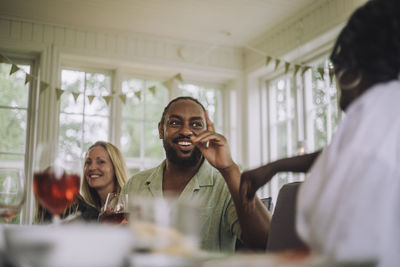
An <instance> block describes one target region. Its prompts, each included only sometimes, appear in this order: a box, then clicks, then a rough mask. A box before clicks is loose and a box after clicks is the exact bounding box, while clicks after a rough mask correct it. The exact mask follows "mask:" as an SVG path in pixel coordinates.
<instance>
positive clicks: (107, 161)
mask: <svg viewBox="0 0 400 267" xmlns="http://www.w3.org/2000/svg"><path fill="white" fill-rule="evenodd" d="M83 170H84V179H83V183H82V188H81V193H82V196H83V198H84V200H85V201H86V202H87V203H88V204H89V205H91V206H93V207H95V208H96V209H97V210H98V211H100V209H101V207H102V206H103V205H104V203H105V201H106V198H107V194H108V193H112V192H120V191H121V188H122V186H123V185H124V184H125V182H126V181H127V179H128V174H127V171H126V166H125V161H124V158H123V156H122V153H121V152H120V150H119V149H118V148H117V147H115V146H114V145H112V144H111V143H108V142H103V141H98V142H96V143H95V144H93V145H92V146H91V147H90V148H89V150H88V152H87V154H86V157H85V164H84V169H83Z"/></svg>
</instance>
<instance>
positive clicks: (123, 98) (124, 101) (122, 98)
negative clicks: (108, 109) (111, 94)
mask: <svg viewBox="0 0 400 267" xmlns="http://www.w3.org/2000/svg"><path fill="white" fill-rule="evenodd" d="M119 99H121V102H122V103H124V104H126V94H120V95H119Z"/></svg>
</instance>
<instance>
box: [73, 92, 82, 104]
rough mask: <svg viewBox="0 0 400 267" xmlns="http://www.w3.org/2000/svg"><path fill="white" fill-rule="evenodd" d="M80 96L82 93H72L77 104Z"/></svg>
mask: <svg viewBox="0 0 400 267" xmlns="http://www.w3.org/2000/svg"><path fill="white" fill-rule="evenodd" d="M79 95H80V93H75V92H73V93H72V96H73V97H74V100H75V103H76V101H77V100H78V97H79Z"/></svg>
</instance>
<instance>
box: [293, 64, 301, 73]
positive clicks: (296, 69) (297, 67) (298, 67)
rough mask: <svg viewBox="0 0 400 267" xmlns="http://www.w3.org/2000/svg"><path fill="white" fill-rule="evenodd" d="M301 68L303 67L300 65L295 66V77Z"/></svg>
mask: <svg viewBox="0 0 400 267" xmlns="http://www.w3.org/2000/svg"><path fill="white" fill-rule="evenodd" d="M300 67H301V66H300V65H298V64H296V65H294V76H296V74H297V72H298V71H299V69H300Z"/></svg>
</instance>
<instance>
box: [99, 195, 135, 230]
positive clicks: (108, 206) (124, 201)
mask: <svg viewBox="0 0 400 267" xmlns="http://www.w3.org/2000/svg"><path fill="white" fill-rule="evenodd" d="M127 205H128V194H120V193H108V195H107V198H106V202H105V203H104V206H103V207H102V209H101V211H100V214H99V222H101V223H107V224H120V223H122V222H126V221H127V219H128V207H127Z"/></svg>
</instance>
